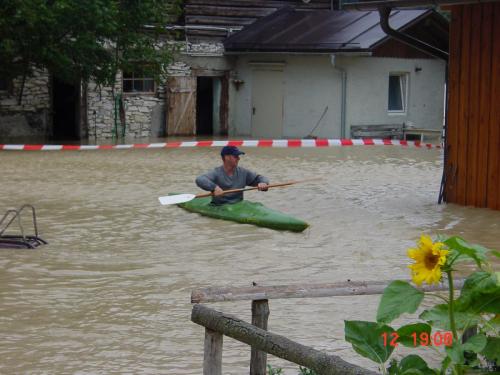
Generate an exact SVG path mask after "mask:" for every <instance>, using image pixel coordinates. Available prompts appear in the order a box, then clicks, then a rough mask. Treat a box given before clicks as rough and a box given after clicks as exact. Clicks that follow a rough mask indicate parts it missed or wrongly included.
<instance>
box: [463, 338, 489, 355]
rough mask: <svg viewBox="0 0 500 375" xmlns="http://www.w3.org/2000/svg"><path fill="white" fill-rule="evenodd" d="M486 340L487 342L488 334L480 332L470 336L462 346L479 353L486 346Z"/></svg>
mask: <svg viewBox="0 0 500 375" xmlns="http://www.w3.org/2000/svg"><path fill="white" fill-rule="evenodd" d="M486 342H487V339H486V336H485V335H483V334H478V335H474V336H472V337H469V339H468V340H467V341H466V342H465V343H463V344H462V347H463V349H464V350H467V351H470V352H474V353H479V352H481V350H483V349H484V347H485V346H486Z"/></svg>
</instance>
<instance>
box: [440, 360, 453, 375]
mask: <svg viewBox="0 0 500 375" xmlns="http://www.w3.org/2000/svg"><path fill="white" fill-rule="evenodd" d="M450 363H451V358H450V357H449V356H448V355H447V356H446V357H444V359H443V362H441V374H446V369H448V366H450Z"/></svg>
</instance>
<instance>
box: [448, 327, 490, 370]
mask: <svg viewBox="0 0 500 375" xmlns="http://www.w3.org/2000/svg"><path fill="white" fill-rule="evenodd" d="M486 343H487V340H486V336H484V335H482V334H479V335H475V336H472V337H471V338H469V339H468V340H467V342H465V343H464V344H462V343H461V342H460V341H454V342H453V345H452V346H451V347H448V346H447V347H445V350H446V354H448V356H449V357H450V359H451V361H452V362H453V363H455V364H459V365H462V364H464V363H465V354H464V352H474V353H479V352H481V351H482V350H483V349H484V348H485V346H486Z"/></svg>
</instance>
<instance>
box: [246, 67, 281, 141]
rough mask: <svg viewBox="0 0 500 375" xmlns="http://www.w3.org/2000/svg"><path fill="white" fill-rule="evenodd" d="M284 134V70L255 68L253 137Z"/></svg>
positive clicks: (274, 136) (278, 136) (275, 136)
mask: <svg viewBox="0 0 500 375" xmlns="http://www.w3.org/2000/svg"><path fill="white" fill-rule="evenodd" d="M282 136H283V71H281V70H254V72H253V77H252V137H255V138H280V137H282Z"/></svg>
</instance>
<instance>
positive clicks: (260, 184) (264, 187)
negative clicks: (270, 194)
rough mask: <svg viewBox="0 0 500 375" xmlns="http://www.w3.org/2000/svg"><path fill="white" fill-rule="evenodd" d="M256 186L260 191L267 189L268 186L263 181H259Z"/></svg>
mask: <svg viewBox="0 0 500 375" xmlns="http://www.w3.org/2000/svg"><path fill="white" fill-rule="evenodd" d="M257 188H258V189H259V190H260V191H267V189H268V188H269V186H268V185H267V184H266V183H265V182H260V183H259V184H258V185H257Z"/></svg>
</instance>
